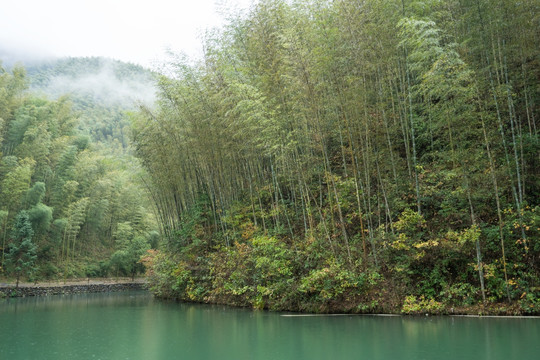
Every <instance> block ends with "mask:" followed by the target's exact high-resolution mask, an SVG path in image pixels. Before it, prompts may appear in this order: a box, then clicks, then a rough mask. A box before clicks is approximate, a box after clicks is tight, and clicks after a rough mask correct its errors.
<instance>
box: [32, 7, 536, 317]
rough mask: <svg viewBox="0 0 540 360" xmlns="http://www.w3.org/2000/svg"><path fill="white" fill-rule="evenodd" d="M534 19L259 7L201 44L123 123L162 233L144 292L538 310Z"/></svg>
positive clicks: (506, 11) (294, 303) (440, 11)
mask: <svg viewBox="0 0 540 360" xmlns="http://www.w3.org/2000/svg"><path fill="white" fill-rule="evenodd" d="M539 14H540V4H539V2H538V1H537V0H525V1H519V2H518V1H512V0H497V1H491V0H490V1H488V0H474V1H471V0H460V1H454V0H450V1H439V0H426V1H411V0H405V1H401V0H348V1H319V0H313V1H280V0H261V1H258V2H257V3H256V4H254V5H253V6H252V8H251V11H250V12H249V14H247V15H246V16H243V17H236V18H235V19H234V20H231V21H230V22H229V24H228V26H226V28H225V29H224V31H222V32H221V33H219V34H217V35H209V36H208V37H207V38H206V40H205V41H206V42H205V49H206V51H205V56H204V59H202V61H200V63H198V64H196V65H193V64H191V63H182V62H179V63H174V64H170V65H171V68H173V69H175V71H176V73H175V75H174V76H173V77H169V78H166V77H162V78H161V80H160V83H159V89H160V92H159V100H158V104H159V106H158V107H157V108H156V109H146V110H144V111H141V112H140V113H139V115H138V116H137V119H136V120H135V122H134V130H133V131H134V139H135V146H136V151H137V154H138V156H139V157H140V158H141V159H142V161H143V164H144V166H145V167H146V168H147V169H148V172H149V173H150V175H151V179H152V180H151V188H152V198H153V200H154V202H155V204H156V206H157V209H158V215H159V218H158V220H159V223H160V225H161V231H162V233H163V234H164V235H165V238H166V246H165V247H164V248H163V249H162V250H161V251H156V252H153V254H152V255H150V256H148V257H146V259H145V261H146V263H147V264H148V265H151V266H152V268H151V271H150V272H149V276H150V280H151V282H152V285H153V290H154V292H155V293H156V294H158V295H160V296H164V297H174V298H181V299H188V300H193V301H201V302H217V303H227V304H235V305H245V306H253V307H256V308H271V309H289V310H302V311H321V312H325V311H345V312H376V311H394V312H396V311H403V312H435V313H436V312H445V311H478V312H488V311H489V312H496V313H538V312H539V311H540V300H539V299H540V285H539V284H540V218H539V214H538V212H539V211H540V210H539V208H538V200H539V196H540V194H539V191H540V184H539V176H538V174H539V160H540V159H539V149H540V147H539V145H540V142H539V138H538V116H539V113H540V17H539V16H540V15H539ZM21 166H22V165H21ZM482 305H485V306H486V308H485V309H482V308H481V306H482ZM466 308H469V310H466ZM470 309H477V310H470Z"/></svg>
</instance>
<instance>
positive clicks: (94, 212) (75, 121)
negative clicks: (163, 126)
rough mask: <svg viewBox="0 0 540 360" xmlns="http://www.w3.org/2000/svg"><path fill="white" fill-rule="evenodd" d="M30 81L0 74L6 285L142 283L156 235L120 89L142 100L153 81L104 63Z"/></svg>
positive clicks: (63, 66) (59, 65)
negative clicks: (76, 280) (119, 279)
mask: <svg viewBox="0 0 540 360" xmlns="http://www.w3.org/2000/svg"><path fill="white" fill-rule="evenodd" d="M107 72H108V73H114V74H117V75H115V76H108V75H107V76H106V77H104V75H100V74H103V73H107ZM29 73H30V75H27V74H26V70H25V69H24V68H23V67H21V66H16V67H14V68H12V69H11V71H6V70H4V69H2V68H0V250H1V262H0V276H5V277H8V278H17V280H19V279H24V278H28V279H30V280H38V279H44V278H53V279H54V278H72V277H88V276H112V275H130V276H133V275H135V274H136V273H137V272H139V271H141V269H142V265H141V264H140V263H138V260H139V258H140V256H141V255H142V254H144V253H145V251H146V250H147V249H149V248H150V247H156V246H157V242H158V238H159V235H158V232H157V231H156V230H158V227H157V225H156V223H155V220H154V217H153V215H152V211H151V206H150V203H149V201H148V197H147V193H146V191H145V190H144V185H143V183H142V181H141V179H142V177H143V176H144V172H143V171H142V169H141V168H140V165H139V162H138V161H137V160H136V159H135V158H134V157H133V156H132V155H131V154H130V150H129V141H128V137H127V133H128V132H129V131H128V125H129V120H128V114H127V113H126V111H129V110H130V109H131V111H132V110H133V109H135V108H136V106H137V105H136V104H135V103H134V100H132V99H127V98H126V96H125V94H123V95H122V94H119V93H118V92H117V90H115V89H120V88H119V84H122V83H124V84H126V85H125V86H126V89H128V88H130V87H134V88H133V89H132V90H131V91H132V92H131V94H132V95H133V96H134V98H133V99H135V96H138V95H140V94H141V92H140V91H139V88H144V87H145V84H146V85H148V86H147V87H146V88H145V91H146V93H151V91H152V89H153V83H152V82H151V79H152V76H153V75H151V74H150V73H149V72H148V71H143V70H142V69H141V68H138V67H135V66H132V65H129V64H122V63H120V62H112V61H108V60H103V59H99V58H85V59H66V60H59V61H55V62H51V63H45V64H42V65H40V66H39V67H35V66H34V67H33V68H30V71H29ZM136 76H138V78H139V79H144V81H143V80H141V81H139V82H138V85H137V86H135V85H134V84H137V81H136ZM126 91H127V90H126ZM66 92H67V93H66ZM62 94H63V95H62ZM112 94H115V96H117V98H114V97H113V96H112ZM106 99H108V100H107V101H105V100H106ZM146 100H147V101H149V100H150V98H147V99H146Z"/></svg>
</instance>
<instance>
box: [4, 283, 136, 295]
mask: <svg viewBox="0 0 540 360" xmlns="http://www.w3.org/2000/svg"><path fill="white" fill-rule="evenodd" d="M144 289H145V284H143V283H121V284H84V285H83V284H80V285H64V286H39V285H36V286H25V287H19V288H18V289H15V287H14V286H0V298H1V297H25V296H47V295H60V294H81V293H99V292H113V291H127V290H144Z"/></svg>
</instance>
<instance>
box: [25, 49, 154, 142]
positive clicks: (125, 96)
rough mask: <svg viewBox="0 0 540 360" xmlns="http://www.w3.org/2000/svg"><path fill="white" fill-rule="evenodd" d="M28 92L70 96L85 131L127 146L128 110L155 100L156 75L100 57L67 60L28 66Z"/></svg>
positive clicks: (80, 128) (131, 65)
mask: <svg viewBox="0 0 540 360" xmlns="http://www.w3.org/2000/svg"><path fill="white" fill-rule="evenodd" d="M27 73H28V78H29V82H30V84H29V86H30V90H31V91H32V92H33V93H36V94H42V95H45V96H47V97H49V98H52V99H57V98H59V97H61V96H66V95H68V96H69V98H70V100H71V102H72V104H73V105H72V107H73V110H74V111H75V112H76V114H77V117H78V118H79V122H78V128H79V130H80V131H81V133H84V134H88V135H90V136H91V137H92V138H93V139H94V140H96V141H98V142H102V143H107V144H108V145H112V143H117V144H116V145H118V144H119V145H120V146H121V147H123V148H127V146H128V133H129V119H128V117H127V116H125V113H126V111H133V110H136V109H138V106H139V105H147V106H148V105H152V104H153V102H154V101H155V92H156V88H155V83H156V75H155V74H154V73H152V72H150V71H149V70H147V69H145V68H143V67H141V66H139V65H134V64H129V63H124V62H121V61H117V60H112V59H105V58H100V57H90V58H64V59H58V60H54V61H47V62H38V63H35V64H32V65H29V66H28V67H27Z"/></svg>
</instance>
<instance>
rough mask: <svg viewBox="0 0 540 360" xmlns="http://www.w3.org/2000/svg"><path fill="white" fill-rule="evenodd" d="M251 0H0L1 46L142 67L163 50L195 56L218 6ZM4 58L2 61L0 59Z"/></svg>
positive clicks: (245, 4) (26, 52)
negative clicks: (111, 60) (88, 57)
mask: <svg viewBox="0 0 540 360" xmlns="http://www.w3.org/2000/svg"><path fill="white" fill-rule="evenodd" d="M250 3H251V0H189V1H188V0H150V1H137V0H1V5H0V50H1V49H2V48H3V49H4V50H9V51H12V52H16V53H18V54H20V55H21V56H22V55H27V56H28V55H32V56H34V55H37V56H43V57H47V56H106V57H111V58H115V59H118V60H124V61H130V62H134V63H138V64H141V65H145V66H152V65H153V64H156V63H159V59H160V58H161V59H162V58H163V54H164V53H165V50H166V49H167V48H170V49H171V50H173V51H174V52H179V51H183V52H185V53H186V54H188V55H189V56H191V57H200V55H201V53H200V52H201V48H202V47H201V41H200V34H201V32H202V31H204V30H205V29H208V28H211V27H214V26H220V25H221V24H223V23H224V20H223V18H222V16H220V15H219V10H218V9H220V8H222V7H223V6H227V7H231V6H232V7H237V8H239V9H246V8H248V7H249V4H250ZM5 60H6V59H4V61H5Z"/></svg>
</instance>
